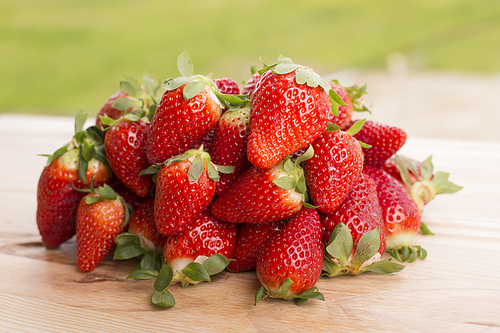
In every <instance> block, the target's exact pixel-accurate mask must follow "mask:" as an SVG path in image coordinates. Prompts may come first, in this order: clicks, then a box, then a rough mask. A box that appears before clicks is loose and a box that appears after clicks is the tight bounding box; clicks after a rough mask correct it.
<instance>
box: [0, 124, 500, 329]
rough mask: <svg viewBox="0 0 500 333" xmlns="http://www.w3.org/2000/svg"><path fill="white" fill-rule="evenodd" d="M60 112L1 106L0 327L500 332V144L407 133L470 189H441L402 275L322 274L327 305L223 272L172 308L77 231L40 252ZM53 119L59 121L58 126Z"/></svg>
mask: <svg viewBox="0 0 500 333" xmlns="http://www.w3.org/2000/svg"><path fill="white" fill-rule="evenodd" d="M72 122H73V120H72V119H71V118H63V117H35V116H10V115H8V116H6V115H0V140H2V142H8V144H4V145H2V146H0V154H1V156H4V157H5V156H8V158H2V159H1V160H0V211H1V212H2V214H0V262H1V263H2V268H3V274H0V331H5V332H36V331H46V332H62V331H64V332H73V331H79V332H82V331H93V332H95V331H110V332H111V331H113V332H116V331H123V332H129V331H137V330H139V331H144V332H149V331H165V330H180V331H186V330H190V331H207V332H212V331H242V332H270V331H278V330H279V331H306V330H307V331H319V332H322V331H325V332H326V331H328V332H331V331H345V330H350V331H354V330H356V331H361V332H363V331H374V330H375V331H376V330H381V331H382V330H383V331H391V332H392V331H393V332H404V331H435V332H437V331H467V332H483V331H486V330H490V331H493V330H500V318H499V317H498V315H497V313H500V302H498V299H499V298H500V280H499V279H498V276H499V275H500V265H499V264H498V257H499V256H500V205H498V204H497V201H498V199H497V197H498V194H497V193H499V191H500V176H499V175H498V165H500V144H498V143H487V142H480V141H477V142H474V141H456V140H443V139H431V138H410V139H409V140H408V143H407V144H406V145H405V147H404V148H403V150H402V152H403V153H404V154H406V155H408V156H411V157H414V158H417V159H424V158H426V157H427V156H428V155H429V154H431V153H432V154H433V161H434V165H435V168H436V170H442V171H448V172H450V174H451V176H450V180H452V181H453V182H455V183H457V184H459V185H462V186H464V190H462V191H461V192H459V193H456V194H454V195H442V196H439V197H437V198H436V199H435V200H434V201H433V202H431V203H430V204H429V205H428V206H427V207H426V209H425V212H424V215H423V220H424V221H425V222H426V223H427V224H428V226H429V227H430V228H431V229H432V230H433V231H434V232H435V233H436V235H434V236H422V235H418V236H417V237H416V239H415V242H417V243H419V244H421V245H422V246H423V247H425V248H426V249H427V250H428V252H429V257H428V258H427V259H426V260H423V261H422V260H418V261H417V262H415V263H412V264H409V265H407V267H406V268H405V269H404V270H403V271H402V272H400V273H397V274H392V275H387V276H381V275H377V274H370V273H369V274H362V275H360V276H357V277H338V278H333V279H328V278H323V279H321V280H320V281H319V282H318V284H317V286H318V288H319V289H320V291H322V292H323V293H324V295H325V298H326V300H325V302H321V301H309V302H307V303H306V304H304V305H303V306H295V305H294V304H293V303H290V302H285V301H281V300H270V299H266V300H264V301H262V302H260V303H259V304H258V305H257V306H254V305H253V295H254V292H255V291H256V290H257V288H258V286H259V283H258V280H257V278H256V276H255V273H253V272H249V273H242V274H232V273H228V272H223V273H221V274H220V275H219V276H217V277H215V278H214V281H213V282H212V283H202V284H200V285H198V286H191V287H188V288H184V289H183V288H181V287H180V286H178V285H174V286H172V287H171V288H170V291H171V292H172V293H173V294H174V296H175V298H176V302H177V305H176V306H175V307H174V308H172V309H169V310H161V309H158V308H156V307H155V306H153V305H152V304H151V303H150V297H151V294H152V291H153V287H152V284H153V282H152V281H132V280H126V277H127V275H128V274H129V273H130V272H131V271H132V270H133V267H134V266H135V263H134V261H133V260H132V261H126V262H117V261H113V260H112V259H111V258H107V259H106V260H105V261H104V262H103V263H102V264H101V265H99V266H98V267H97V268H96V269H95V270H94V271H93V272H91V273H87V274H84V273H80V272H79V271H78V270H77V268H76V266H75V264H74V263H75V257H76V255H75V251H76V245H75V240H74V239H72V240H71V241H69V242H68V243H66V244H64V245H63V246H61V248H60V249H57V250H50V251H48V250H45V248H44V247H43V246H42V245H41V243H40V237H39V235H38V230H37V228H36V223H35V211H36V185H37V181H38V177H39V175H40V172H41V169H42V168H43V165H44V164H45V159H44V158H42V157H38V156H37V155H36V154H37V153H40V152H49V153H50V152H52V151H53V150H55V149H56V148H58V147H59V146H61V145H62V144H64V143H65V142H66V141H67V140H68V138H70V137H71V136H72V131H73V128H72V126H73V124H72ZM56 124H57V125H56Z"/></svg>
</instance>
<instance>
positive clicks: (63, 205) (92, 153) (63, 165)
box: [36, 113, 111, 249]
mask: <svg viewBox="0 0 500 333" xmlns="http://www.w3.org/2000/svg"><path fill="white" fill-rule="evenodd" d="M86 119H87V115H86V114H83V113H78V114H77V116H76V125H75V128H76V132H77V133H76V134H75V137H74V138H73V141H72V142H71V143H70V144H69V145H66V146H64V147H62V148H60V149H58V150H57V151H56V152H55V153H54V154H53V155H52V156H50V157H49V160H48V163H47V166H46V167H45V168H44V169H43V171H42V174H41V175H40V179H39V181H38V189H37V212H36V221H37V225H38V230H39V232H40V235H41V236H42V242H43V244H44V245H45V246H46V247H47V248H48V249H54V248H57V247H59V245H61V244H62V243H64V242H65V241H67V240H68V239H70V238H71V237H72V236H73V235H74V234H75V219H76V211H77V208H78V203H79V202H80V199H81V198H82V197H83V196H84V194H83V193H80V192H78V191H77V190H76V189H75V188H84V187H87V186H89V183H90V180H91V178H92V177H93V181H92V183H93V185H94V186H100V185H102V184H104V183H107V182H109V180H110V177H111V170H110V168H109V166H108V165H107V164H105V163H104V162H102V161H101V160H104V158H103V157H102V156H100V155H99V152H100V149H99V147H102V137H100V131H99V130H98V129H97V128H95V127H91V128H89V129H87V130H86V131H83V128H82V127H83V124H84V123H85V120H86ZM88 140H92V141H93V142H94V144H93V145H91V144H89V143H88ZM82 146H85V148H89V149H83V150H82V149H81V148H80V147H82ZM91 147H92V148H91ZM96 152H97V153H96Z"/></svg>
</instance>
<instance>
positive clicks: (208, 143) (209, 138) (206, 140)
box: [193, 127, 215, 154]
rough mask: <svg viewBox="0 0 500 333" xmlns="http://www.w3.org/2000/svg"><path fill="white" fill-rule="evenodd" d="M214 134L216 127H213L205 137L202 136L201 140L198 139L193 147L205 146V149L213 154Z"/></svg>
mask: <svg viewBox="0 0 500 333" xmlns="http://www.w3.org/2000/svg"><path fill="white" fill-rule="evenodd" d="M214 134H215V127H214V128H212V129H211V130H210V132H208V134H206V135H205V136H204V137H203V138H201V140H198V142H196V143H195V144H194V145H193V149H200V147H201V146H203V150H204V151H206V152H207V153H209V154H211V151H212V144H213V139H214Z"/></svg>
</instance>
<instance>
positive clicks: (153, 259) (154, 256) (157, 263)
mask: <svg viewBox="0 0 500 333" xmlns="http://www.w3.org/2000/svg"><path fill="white" fill-rule="evenodd" d="M140 267H141V268H145V269H152V270H154V271H159V270H160V269H161V256H160V255H159V254H158V253H156V252H154V251H148V252H146V253H145V254H144V256H143V257H142V259H141V262H140Z"/></svg>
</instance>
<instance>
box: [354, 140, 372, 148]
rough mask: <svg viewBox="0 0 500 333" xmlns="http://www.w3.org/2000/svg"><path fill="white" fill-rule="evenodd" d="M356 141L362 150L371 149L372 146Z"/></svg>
mask: <svg viewBox="0 0 500 333" xmlns="http://www.w3.org/2000/svg"><path fill="white" fill-rule="evenodd" d="M357 141H358V143H359V145H360V146H361V147H362V148H366V149H368V148H371V147H372V145H369V144H367V143H364V142H363V141H359V140H357Z"/></svg>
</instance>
